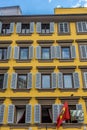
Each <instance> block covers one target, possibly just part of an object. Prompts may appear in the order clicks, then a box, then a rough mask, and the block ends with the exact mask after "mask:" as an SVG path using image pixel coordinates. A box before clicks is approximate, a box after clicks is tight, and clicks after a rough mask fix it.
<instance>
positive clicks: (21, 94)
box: [0, 8, 87, 130]
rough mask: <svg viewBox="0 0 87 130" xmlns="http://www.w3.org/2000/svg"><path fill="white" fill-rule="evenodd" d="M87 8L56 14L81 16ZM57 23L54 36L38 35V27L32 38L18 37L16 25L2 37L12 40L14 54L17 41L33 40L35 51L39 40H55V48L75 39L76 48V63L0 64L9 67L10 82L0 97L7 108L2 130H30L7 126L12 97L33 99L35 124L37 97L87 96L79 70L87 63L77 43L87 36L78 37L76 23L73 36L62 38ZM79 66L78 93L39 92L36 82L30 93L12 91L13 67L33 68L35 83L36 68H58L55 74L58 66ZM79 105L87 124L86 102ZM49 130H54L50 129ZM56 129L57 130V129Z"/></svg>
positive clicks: (33, 129)
mask: <svg viewBox="0 0 87 130" xmlns="http://www.w3.org/2000/svg"><path fill="white" fill-rule="evenodd" d="M86 12H87V8H84V9H82V8H77V9H55V14H71V13H72V14H75V13H76V14H78V13H79V14H80V13H86ZM57 28H58V26H57V23H55V30H54V34H53V35H52V36H39V34H37V33H36V25H35V28H34V31H35V32H34V33H33V34H32V35H31V36H18V34H16V25H15V31H14V33H13V34H12V35H11V36H0V39H1V40H3V41H4V40H12V44H11V46H12V53H13V52H14V46H16V45H17V44H16V40H32V39H33V41H34V42H33V46H34V51H35V47H36V46H38V44H37V42H36V41H37V40H43V39H44V40H49V39H51V40H54V41H55V42H54V43H53V45H54V46H56V45H58V43H56V40H64V39H65V40H66V39H73V40H74V42H73V45H75V47H76V59H75V60H74V62H59V60H56V59H55V60H53V62H51V63H39V62H38V60H36V59H35V58H34V59H33V60H31V62H29V63H17V62H16V61H15V60H14V59H13V58H11V59H10V60H9V61H8V63H0V67H6V66H9V70H8V73H9V82H8V88H7V89H6V91H5V92H0V97H6V99H5V101H4V104H5V105H6V107H5V115H4V124H5V125H4V126H0V130H28V129H27V128H13V127H12V128H10V127H9V126H8V125H6V124H7V116H8V105H9V104H11V103H12V102H11V99H10V97H32V98H31V100H30V102H29V103H30V104H31V105H32V124H33V123H34V105H35V104H37V103H38V102H37V100H36V99H35V97H37V96H39V97H42V96H43V97H44V95H45V96H46V97H55V96H70V95H71V94H74V96H86V95H87V92H84V91H83V89H82V87H83V85H82V75H81V70H80V69H79V68H78V66H79V65H87V62H80V60H79V51H78V43H76V42H75V40H76V39H79V38H80V39H86V37H87V35H76V25H75V22H71V23H70V31H71V35H66V36H62V35H61V36H60V35H58V31H57ZM62 65H63V66H72V65H74V66H77V67H76V69H75V71H76V72H78V73H79V76H80V88H79V89H78V90H77V91H76V92H61V91H60V90H59V89H58V88H57V89H55V91H54V92H46V91H45V92H39V91H38V90H37V89H35V82H33V88H32V89H31V90H29V91H28V92H14V91H12V90H11V88H10V85H11V78H12V73H13V71H14V70H13V67H14V66H21V67H23V66H32V70H31V72H32V73H33V75H34V76H33V81H35V74H36V72H38V70H37V69H36V66H56V69H55V70H54V71H55V72H58V71H59V70H58V69H57V67H58V66H62ZM55 103H60V100H59V99H58V98H57V99H56V101H55ZM79 103H81V104H82V106H83V109H84V123H87V112H86V106H85V101H84V100H83V99H82V98H80V100H79ZM83 127H84V126H82V127H81V130H83ZM45 129H46V128H42V130H45ZM48 129H49V130H52V129H50V128H48ZM55 129H56V128H55ZM62 129H63V128H62V127H60V128H59V130H62ZM66 129H67V130H72V128H66ZM77 129H78V128H73V130H77ZM32 130H38V127H32Z"/></svg>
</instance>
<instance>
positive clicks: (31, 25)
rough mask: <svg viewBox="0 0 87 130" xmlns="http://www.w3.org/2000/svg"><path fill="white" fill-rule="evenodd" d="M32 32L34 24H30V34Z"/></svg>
mask: <svg viewBox="0 0 87 130" xmlns="http://www.w3.org/2000/svg"><path fill="white" fill-rule="evenodd" d="M33 32H34V22H30V33H33Z"/></svg>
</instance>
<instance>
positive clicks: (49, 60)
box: [38, 59, 53, 62]
mask: <svg viewBox="0 0 87 130" xmlns="http://www.w3.org/2000/svg"><path fill="white" fill-rule="evenodd" d="M38 61H39V62H53V59H38Z"/></svg>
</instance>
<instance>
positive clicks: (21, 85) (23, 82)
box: [17, 74, 27, 89]
mask: <svg viewBox="0 0 87 130" xmlns="http://www.w3.org/2000/svg"><path fill="white" fill-rule="evenodd" d="M17 88H18V89H26V88H27V75H26V74H25V75H21V74H19V75H18V82H17Z"/></svg>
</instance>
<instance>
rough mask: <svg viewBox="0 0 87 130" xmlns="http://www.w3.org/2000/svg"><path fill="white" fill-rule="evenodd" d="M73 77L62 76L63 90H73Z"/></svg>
mask: <svg viewBox="0 0 87 130" xmlns="http://www.w3.org/2000/svg"><path fill="white" fill-rule="evenodd" d="M72 79H73V77H72V74H64V75H63V82H64V88H73V80H72Z"/></svg>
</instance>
